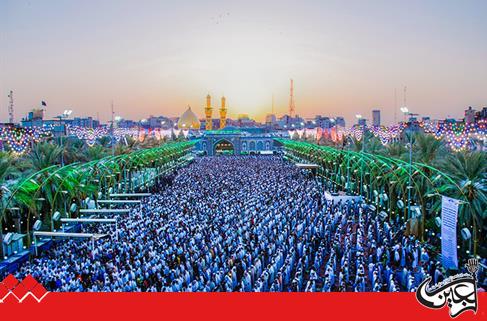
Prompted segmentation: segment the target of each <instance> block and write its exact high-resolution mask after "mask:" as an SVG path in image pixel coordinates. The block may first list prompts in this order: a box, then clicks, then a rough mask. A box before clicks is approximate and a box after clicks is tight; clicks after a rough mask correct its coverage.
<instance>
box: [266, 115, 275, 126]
mask: <svg viewBox="0 0 487 321" xmlns="http://www.w3.org/2000/svg"><path fill="white" fill-rule="evenodd" d="M276 122H277V117H276V115H274V114H267V115H266V116H265V123H266V125H274V124H275V123H276Z"/></svg>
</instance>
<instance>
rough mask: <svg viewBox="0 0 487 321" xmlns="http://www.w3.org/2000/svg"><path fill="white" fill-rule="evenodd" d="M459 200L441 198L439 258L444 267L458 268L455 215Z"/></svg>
mask: <svg viewBox="0 0 487 321" xmlns="http://www.w3.org/2000/svg"><path fill="white" fill-rule="evenodd" d="M459 204H460V201H459V200H457V199H454V198H451V197H446V196H442V198H441V260H442V263H443V266H444V267H445V268H446V269H458V258H457V217H458V205H459Z"/></svg>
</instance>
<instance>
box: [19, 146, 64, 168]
mask: <svg viewBox="0 0 487 321" xmlns="http://www.w3.org/2000/svg"><path fill="white" fill-rule="evenodd" d="M61 152H62V148H61V147H59V146H58V145H55V144H53V143H47V142H44V143H39V144H35V145H34V147H33V148H32V151H31V152H30V153H29V154H28V155H27V157H26V162H27V166H28V167H29V169H30V170H31V171H32V172H38V171H40V170H42V169H44V168H47V167H50V166H52V165H55V164H59V159H60V155H61Z"/></svg>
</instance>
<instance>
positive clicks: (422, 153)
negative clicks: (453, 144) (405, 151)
mask: <svg viewBox="0 0 487 321" xmlns="http://www.w3.org/2000/svg"><path fill="white" fill-rule="evenodd" d="M413 149H414V153H415V157H414V158H415V161H416V162H420V163H423V164H428V165H431V166H434V165H435V164H436V163H437V161H438V159H439V158H440V157H441V156H442V155H444V154H445V152H446V149H445V145H444V143H443V141H441V140H437V139H436V138H435V137H434V136H433V135H427V134H423V133H418V134H416V135H415V143H414V144H413Z"/></svg>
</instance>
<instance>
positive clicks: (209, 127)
mask: <svg viewBox="0 0 487 321" xmlns="http://www.w3.org/2000/svg"><path fill="white" fill-rule="evenodd" d="M212 114H213V108H211V96H210V94H208V95H207V96H206V108H205V115H206V126H205V129H206V130H212V129H213V117H212Z"/></svg>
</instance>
